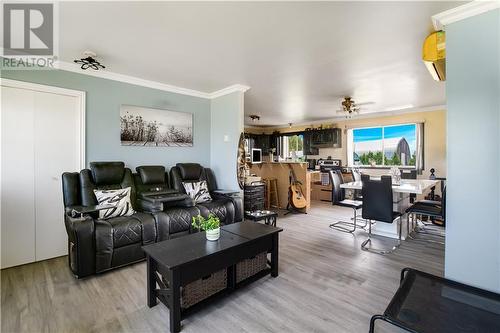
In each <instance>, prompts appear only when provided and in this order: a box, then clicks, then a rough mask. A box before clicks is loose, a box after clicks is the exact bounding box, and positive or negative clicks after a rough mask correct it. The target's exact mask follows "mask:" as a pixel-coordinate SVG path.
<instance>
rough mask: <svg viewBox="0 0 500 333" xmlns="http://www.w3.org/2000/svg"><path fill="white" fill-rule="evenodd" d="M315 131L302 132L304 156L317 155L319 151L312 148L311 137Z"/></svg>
mask: <svg viewBox="0 0 500 333" xmlns="http://www.w3.org/2000/svg"><path fill="white" fill-rule="evenodd" d="M314 132H315V131H305V132H304V155H318V154H319V149H318V148H317V147H313V145H312V137H313V134H314Z"/></svg>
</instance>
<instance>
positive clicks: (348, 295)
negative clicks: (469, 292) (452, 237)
mask: <svg viewBox="0 0 500 333" xmlns="http://www.w3.org/2000/svg"><path fill="white" fill-rule="evenodd" d="M351 213H352V210H351V209H349V208H341V207H332V206H331V205H330V204H327V203H319V202H315V204H314V205H313V208H312V210H311V212H310V213H309V214H308V215H288V216H286V217H280V218H279V219H278V225H279V226H280V227H283V228H284V231H283V232H282V233H281V236H280V269H279V272H280V275H279V277H277V278H271V277H265V278H263V279H261V280H259V281H257V282H254V283H253V284H251V285H249V286H247V287H245V288H243V289H240V290H238V291H237V292H235V293H233V294H231V295H229V296H228V297H226V298H223V299H221V300H220V301H218V302H216V303H212V304H211V305H210V306H208V307H207V308H205V309H203V310H202V311H200V312H198V313H195V314H193V315H192V316H190V317H188V318H187V319H185V320H183V322H182V332H185V333H189V332H217V333H224V332H228V333H229V332H231V333H232V332H367V331H368V323H369V319H370V317H371V315H373V314H376V313H381V312H382V311H383V310H384V309H385V307H386V306H387V304H388V302H389V301H390V299H391V297H392V295H393V294H394V292H395V290H396V288H397V286H398V283H399V272H400V271H401V269H402V268H403V267H406V266H410V267H414V268H417V269H421V270H424V271H427V272H430V273H432V274H437V275H442V274H443V265H444V247H443V246H442V245H439V244H430V243H423V242H416V241H405V242H404V243H403V245H402V246H401V248H400V249H399V250H398V251H396V252H395V253H394V254H391V255H386V256H381V255H377V254H373V253H367V252H362V251H361V249H360V245H361V242H362V241H363V240H364V239H365V238H366V233H365V232H363V231H359V232H357V233H356V234H355V235H350V234H345V233H341V232H338V231H334V230H331V229H330V228H329V227H328V225H329V224H330V223H332V222H333V221H334V220H337V219H339V218H344V219H348V218H349V217H350V216H351ZM375 245H377V244H375ZM66 259H67V258H66V257H61V258H56V259H51V260H47V261H43V262H39V263H34V264H29V265H24V266H20V267H15V268H10V269H6V270H3V271H2V272H1V292H2V295H1V305H2V307H1V315H2V317H1V321H2V323H1V328H2V332H4V333H6V332H166V331H167V330H168V327H169V323H168V309H167V308H166V307H165V306H164V305H163V304H159V305H158V306H156V307H154V308H152V309H149V308H148V307H147V305H146V265H145V263H144V262H142V263H139V264H135V265H132V266H128V267H125V268H122V269H118V270H115V271H112V272H109V273H106V274H102V275H97V276H94V277H90V278H86V279H82V280H77V279H75V278H74V277H73V275H72V274H71V273H70V271H69V269H68V267H67V263H66ZM378 328H379V329H378V330H377V332H389V331H391V332H392V331H394V330H393V329H392V328H390V327H387V326H379V327H378Z"/></svg>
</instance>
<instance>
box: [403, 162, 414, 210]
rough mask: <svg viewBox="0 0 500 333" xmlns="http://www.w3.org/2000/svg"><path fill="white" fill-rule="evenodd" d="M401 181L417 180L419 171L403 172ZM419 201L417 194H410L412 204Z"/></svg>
mask: <svg viewBox="0 0 500 333" xmlns="http://www.w3.org/2000/svg"><path fill="white" fill-rule="evenodd" d="M401 179H417V170H414V169H413V170H407V169H402V170H401ZM416 199H417V195H416V194H415V193H410V203H414V202H415V200H416Z"/></svg>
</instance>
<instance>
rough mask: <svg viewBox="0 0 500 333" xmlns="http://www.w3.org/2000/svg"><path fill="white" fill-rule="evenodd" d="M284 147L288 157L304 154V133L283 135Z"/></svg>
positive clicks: (299, 156)
mask: <svg viewBox="0 0 500 333" xmlns="http://www.w3.org/2000/svg"><path fill="white" fill-rule="evenodd" d="M282 138H283V148H284V152H286V156H284V157H285V158H286V157H292V158H293V157H298V158H301V157H303V156H304V136H303V135H291V136H283V137H282Z"/></svg>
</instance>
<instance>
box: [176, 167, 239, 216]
mask: <svg viewBox="0 0 500 333" xmlns="http://www.w3.org/2000/svg"><path fill="white" fill-rule="evenodd" d="M170 179H171V182H172V188H173V189H174V190H177V191H178V192H180V193H186V190H185V189H184V185H183V184H182V183H184V182H198V181H202V180H206V181H207V185H208V190H209V192H210V196H211V197H212V201H209V202H203V203H199V204H196V207H197V208H198V209H199V210H200V213H201V215H202V216H204V217H207V216H208V215H209V214H214V215H215V216H217V217H218V218H219V219H220V221H221V223H222V224H229V223H233V222H240V221H242V220H243V209H242V200H241V198H234V197H229V196H226V195H223V194H219V193H217V192H215V191H216V190H217V189H218V188H217V182H216V180H215V176H214V174H213V172H212V170H211V169H209V168H204V167H202V166H201V165H200V164H198V163H177V164H176V166H175V167H173V168H171V169H170Z"/></svg>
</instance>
